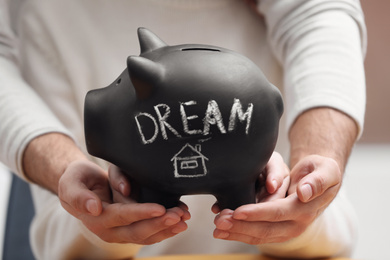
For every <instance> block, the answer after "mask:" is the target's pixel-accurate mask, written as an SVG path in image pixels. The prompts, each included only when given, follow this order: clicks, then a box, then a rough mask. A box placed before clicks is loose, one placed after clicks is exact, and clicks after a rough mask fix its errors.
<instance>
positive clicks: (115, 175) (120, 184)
mask: <svg viewBox="0 0 390 260" xmlns="http://www.w3.org/2000/svg"><path fill="white" fill-rule="evenodd" d="M108 178H109V180H110V185H111V188H112V189H113V190H115V191H117V192H118V193H120V194H121V195H122V196H124V197H128V196H129V195H130V192H131V187H130V182H129V181H128V179H127V178H126V176H125V175H124V174H123V172H122V171H121V170H120V168H118V167H117V166H115V165H113V164H111V165H110V167H109V168H108Z"/></svg>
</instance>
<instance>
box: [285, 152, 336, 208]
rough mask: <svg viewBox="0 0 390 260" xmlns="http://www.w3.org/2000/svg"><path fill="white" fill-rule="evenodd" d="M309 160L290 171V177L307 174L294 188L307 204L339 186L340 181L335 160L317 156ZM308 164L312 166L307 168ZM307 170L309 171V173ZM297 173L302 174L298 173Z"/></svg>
mask: <svg viewBox="0 0 390 260" xmlns="http://www.w3.org/2000/svg"><path fill="white" fill-rule="evenodd" d="M309 159H310V161H309V162H304V163H303V164H299V165H297V167H294V169H293V171H292V175H296V176H298V175H301V176H302V175H303V174H305V173H307V174H306V175H304V177H302V179H301V180H300V181H299V183H298V185H297V188H296V192H297V194H298V197H299V199H300V200H301V201H302V202H308V201H311V200H313V199H315V198H317V197H319V196H321V195H323V194H324V192H325V191H327V190H328V189H330V188H331V187H333V186H340V184H341V181H342V175H341V172H340V168H339V167H338V164H337V162H336V161H335V160H333V159H330V158H324V157H319V156H317V157H315V156H312V157H310V158H309ZM310 163H311V164H312V166H308V164H310ZM308 169H310V170H311V171H310V172H309V171H308ZM299 171H300V172H303V173H299ZM296 172H298V173H296ZM308 172H309V174H308Z"/></svg>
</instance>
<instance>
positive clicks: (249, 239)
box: [213, 229, 290, 245]
mask: <svg viewBox="0 0 390 260" xmlns="http://www.w3.org/2000/svg"><path fill="white" fill-rule="evenodd" d="M213 236H214V237H215V238H217V239H223V240H229V241H240V242H243V243H246V244H250V245H261V244H267V243H282V242H286V241H287V240H289V239H290V238H289V237H272V238H270V237H254V236H248V235H244V234H237V233H230V232H227V231H223V230H219V229H216V230H214V233H213Z"/></svg>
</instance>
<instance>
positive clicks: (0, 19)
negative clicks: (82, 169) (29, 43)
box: [0, 0, 71, 180]
mask: <svg viewBox="0 0 390 260" xmlns="http://www.w3.org/2000/svg"><path fill="white" fill-rule="evenodd" d="M8 10H9V7H8V4H7V1H6V0H0V75H1V76H0V107H1V109H0V122H1V123H0V144H1V145H0V161H1V162H3V163H4V164H5V165H7V166H8V167H9V168H10V169H11V170H12V171H13V172H15V173H17V174H18V175H19V176H20V177H22V178H23V179H25V180H26V177H25V175H24V173H23V169H22V157H23V152H24V150H25V148H26V146H27V144H28V143H29V142H30V141H31V140H32V139H34V138H35V137H37V136H39V135H42V134H45V133H49V132H59V133H63V134H66V135H69V136H71V135H70V133H69V132H68V131H67V130H66V128H65V127H64V126H63V125H62V124H61V122H60V121H59V120H58V119H57V118H56V117H55V116H54V115H53V113H52V112H51V111H50V110H49V108H48V107H47V106H46V104H45V103H44V102H43V101H42V100H41V99H40V97H39V96H38V95H37V94H36V93H35V92H34V90H33V89H32V88H31V87H30V86H29V85H28V84H27V83H26V82H25V81H24V80H23V77H22V75H21V72H20V70H19V68H18V53H17V38H16V36H15V34H14V33H13V31H12V29H11V26H10V21H9V19H8V18H9V15H8Z"/></svg>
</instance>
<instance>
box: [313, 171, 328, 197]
mask: <svg viewBox="0 0 390 260" xmlns="http://www.w3.org/2000/svg"><path fill="white" fill-rule="evenodd" d="M314 183H315V187H316V188H315V189H316V191H317V193H318V194H322V193H324V192H325V190H326V189H327V181H326V179H325V178H324V176H322V175H318V176H316V177H315V179H314Z"/></svg>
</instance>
